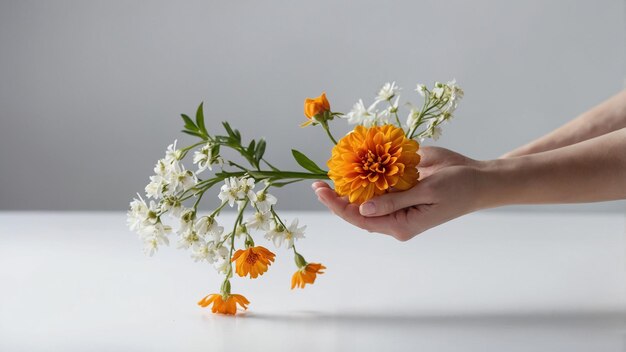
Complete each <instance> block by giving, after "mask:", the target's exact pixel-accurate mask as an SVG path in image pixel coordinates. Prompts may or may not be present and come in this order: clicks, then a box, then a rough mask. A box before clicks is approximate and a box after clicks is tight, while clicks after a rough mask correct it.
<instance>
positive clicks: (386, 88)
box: [376, 81, 400, 101]
mask: <svg viewBox="0 0 626 352" xmlns="http://www.w3.org/2000/svg"><path fill="white" fill-rule="evenodd" d="M399 90H400V88H399V87H398V86H397V85H396V82H395V81H394V82H391V83H389V82H387V83H385V84H384V85H383V87H382V88H381V89H380V90H379V91H378V95H377V96H376V101H385V100H391V99H392V98H393V97H394V96H396V94H397V93H398V91H399Z"/></svg>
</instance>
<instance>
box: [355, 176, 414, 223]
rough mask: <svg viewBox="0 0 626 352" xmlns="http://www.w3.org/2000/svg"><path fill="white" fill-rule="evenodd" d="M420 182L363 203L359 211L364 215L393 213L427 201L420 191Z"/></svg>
mask: <svg viewBox="0 0 626 352" xmlns="http://www.w3.org/2000/svg"><path fill="white" fill-rule="evenodd" d="M419 186H420V184H419V183H418V184H417V185H415V186H414V187H413V188H411V189H408V190H406V191H401V192H391V193H385V194H382V195H380V196H378V197H374V198H372V199H370V200H368V201H367V202H365V203H363V204H361V206H360V207H359V212H360V213H361V215H363V216H381V215H387V214H391V213H393V212H395V211H397V210H400V209H404V208H407V207H410V206H413V205H416V204H422V203H425V197H424V196H423V195H422V193H423V192H420V189H419V188H420V187H419Z"/></svg>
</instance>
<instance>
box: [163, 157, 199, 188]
mask: <svg viewBox="0 0 626 352" xmlns="http://www.w3.org/2000/svg"><path fill="white" fill-rule="evenodd" d="M197 183H198V178H197V177H196V175H195V174H194V173H193V172H191V171H190V170H185V167H184V166H182V165H180V164H178V165H176V167H175V168H174V171H173V172H172V173H171V174H170V179H169V187H168V190H167V193H169V194H174V193H176V192H184V191H187V190H189V189H191V188H193V187H194V186H195V185H196V184H197Z"/></svg>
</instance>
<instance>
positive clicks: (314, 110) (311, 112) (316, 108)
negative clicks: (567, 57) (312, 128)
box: [302, 93, 330, 127]
mask: <svg viewBox="0 0 626 352" xmlns="http://www.w3.org/2000/svg"><path fill="white" fill-rule="evenodd" d="M326 111H330V103H329V102H328V99H326V93H322V95H320V96H319V97H317V98H306V99H305V100H304V116H306V117H307V119H309V120H308V121H306V122H305V123H303V124H302V127H304V126H308V125H310V124H311V123H313V122H315V121H313V118H314V117H315V116H316V115H319V114H322V113H324V112H326Z"/></svg>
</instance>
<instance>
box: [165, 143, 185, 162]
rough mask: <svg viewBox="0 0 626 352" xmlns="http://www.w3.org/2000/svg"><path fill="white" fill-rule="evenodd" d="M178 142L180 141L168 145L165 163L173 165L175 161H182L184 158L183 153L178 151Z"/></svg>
mask: <svg viewBox="0 0 626 352" xmlns="http://www.w3.org/2000/svg"><path fill="white" fill-rule="evenodd" d="M176 142H178V140H175V141H174V143H172V144H170V145H168V146H167V150H166V151H165V161H166V162H167V163H169V164H173V163H174V162H175V161H178V160H180V158H181V157H182V156H183V152H182V151H181V150H180V149H176Z"/></svg>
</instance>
